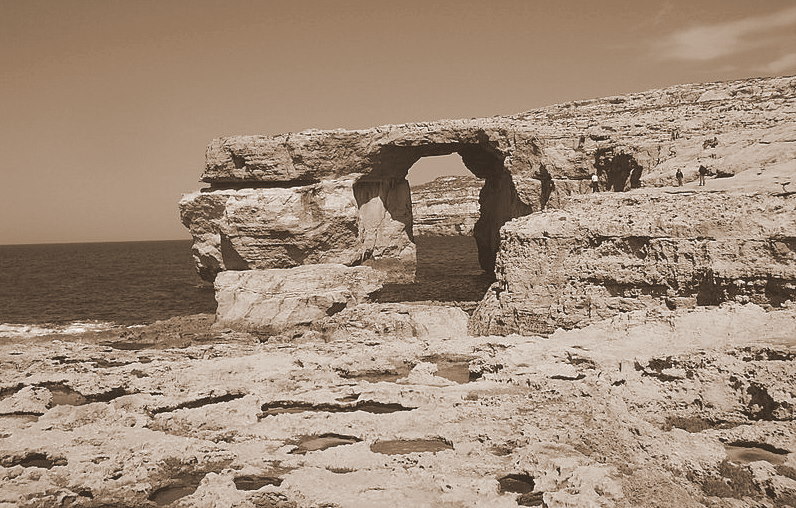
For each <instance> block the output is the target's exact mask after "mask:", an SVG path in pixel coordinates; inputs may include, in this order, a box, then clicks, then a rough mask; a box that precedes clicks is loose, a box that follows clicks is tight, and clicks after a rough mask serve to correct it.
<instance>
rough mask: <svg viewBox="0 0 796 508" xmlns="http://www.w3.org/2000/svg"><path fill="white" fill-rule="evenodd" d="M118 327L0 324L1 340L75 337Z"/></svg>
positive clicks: (85, 323)
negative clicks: (61, 336) (58, 336)
mask: <svg viewBox="0 0 796 508" xmlns="http://www.w3.org/2000/svg"><path fill="white" fill-rule="evenodd" d="M116 326H118V325H117V324H115V323H109V322H105V321H75V322H73V323H69V324H64V325H53V324H39V325H30V324H14V323H0V338H4V339H11V338H21V337H41V336H43V335H74V334H79V333H86V332H101V331H103V330H110V329H111V328H114V327H116Z"/></svg>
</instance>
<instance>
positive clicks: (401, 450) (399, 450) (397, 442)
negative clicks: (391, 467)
mask: <svg viewBox="0 0 796 508" xmlns="http://www.w3.org/2000/svg"><path fill="white" fill-rule="evenodd" d="M370 450H371V451H372V452H375V453H382V454H385V455H404V454H407V453H426V452H432V453H434V452H441V451H444V450H453V445H451V444H450V443H449V442H447V441H445V440H444V439H394V440H387V441H376V442H375V443H373V444H372V445H370Z"/></svg>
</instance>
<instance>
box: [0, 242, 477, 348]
mask: <svg viewBox="0 0 796 508" xmlns="http://www.w3.org/2000/svg"><path fill="white" fill-rule="evenodd" d="M416 242H417V256H418V268H417V282H416V283H414V284H389V285H387V286H385V288H384V289H383V290H382V291H381V292H380V293H379V294H378V295H376V297H377V301H382V302H398V301H425V300H440V301H459V300H473V301H474V300H478V299H480V298H481V296H482V295H483V294H484V292H485V291H486V289H487V287H488V286H489V283H490V281H491V277H490V276H489V275H487V274H485V273H484V272H483V271H482V270H481V268H480V267H479V266H478V259H477V253H476V247H475V241H474V239H473V238H471V237H419V238H417V239H416ZM215 308H216V303H215V300H214V297H213V288H212V285H211V284H209V283H207V282H204V281H202V280H201V279H200V278H199V276H198V275H197V273H196V271H195V269H194V266H193V261H192V258H191V242H190V241H189V240H175V241H152V242H113V243H69V244H38V245H0V337H15V336H30V335H50V334H58V333H75V332H80V331H83V330H102V329H107V328H110V327H114V326H120V325H123V326H136V325H142V324H147V323H152V322H154V321H157V320H163V319H168V318H171V317H174V316H180V315H188V314H197V313H213V312H215Z"/></svg>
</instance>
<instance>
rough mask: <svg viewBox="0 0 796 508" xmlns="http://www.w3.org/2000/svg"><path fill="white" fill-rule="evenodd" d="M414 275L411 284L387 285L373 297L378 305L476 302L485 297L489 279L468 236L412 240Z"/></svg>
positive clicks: (472, 241) (473, 241)
mask: <svg viewBox="0 0 796 508" xmlns="http://www.w3.org/2000/svg"><path fill="white" fill-rule="evenodd" d="M415 241H416V242H415V243H416V245H417V272H416V282H415V283H414V284H387V285H385V286H384V288H383V289H382V290H381V291H380V292H379V293H378V294H377V295H376V301H379V302H415V301H427V300H438V301H441V302H453V301H477V300H480V299H481V297H483V296H484V293H486V290H487V288H488V287H489V284H490V283H491V282H492V275H491V274H487V273H484V271H483V270H482V269H481V266H480V265H479V264H478V250H477V248H476V246H475V239H474V238H473V237H471V236H429V237H417V238H415Z"/></svg>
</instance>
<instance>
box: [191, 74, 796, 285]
mask: <svg viewBox="0 0 796 508" xmlns="http://www.w3.org/2000/svg"><path fill="white" fill-rule="evenodd" d="M794 118H796V79H795V78H793V77H782V78H759V79H747V80H740V81H732V82H724V83H707V84H692V85H678V86H674V87H670V88H666V89H661V90H651V91H647V92H641V93H634V94H629V95H624V96H617V97H608V98H603V99H591V100H583V101H575V102H571V103H567V104H559V105H555V106H549V107H546V108H541V109H537V110H533V111H529V112H527V113H522V114H518V115H513V116H503V117H493V118H482V119H471V120H455V121H450V120H445V121H438V122H424V123H415V124H405V125H387V126H382V127H375V128H372V129H364V130H354V131H347V130H339V129H338V130H330V131H320V130H308V131H304V132H299V133H288V134H280V135H276V136H236V137H230V138H221V139H217V140H214V141H213V142H212V143H211V144H210V145H209V146H208V149H207V164H206V168H205V172H204V174H203V177H202V178H203V180H204V181H205V182H208V183H209V184H210V188H209V189H208V191H207V192H203V193H197V194H191V195H189V196H186V197H185V198H184V199H183V201H182V202H181V212H182V217H183V222H184V223H185V224H186V226H188V227H189V229H191V232H192V234H193V236H194V240H195V243H194V254H195V257H196V260H197V264H198V266H199V269H200V272H201V273H202V274H203V276H204V277H205V278H208V279H212V278H213V277H214V274H215V273H217V272H218V271H220V270H224V269H228V268H232V269H238V267H240V266H248V267H256V268H284V267H287V266H297V265H300V264H306V263H318V262H342V263H345V264H349V265H353V264H369V265H373V266H377V265H378V266H381V267H383V269H384V271H385V273H389V274H390V276H391V277H394V278H397V279H407V278H408V279H411V278H412V276H413V271H414V246H413V242H412V240H413V237H412V234H413V233H412V222H413V220H412V212H411V206H410V203H409V189H408V184H407V183H406V180H405V176H406V174H407V171H408V170H409V168H410V167H411V166H412V164H414V163H415V162H416V161H417V160H418V159H419V158H421V157H425V156H432V155H444V154H450V153H453V152H458V153H459V154H460V155H461V156H462V160H463V162H464V164H465V165H466V166H467V167H468V168H469V169H470V170H471V171H472V172H473V174H474V175H475V176H477V177H479V178H481V179H483V180H484V185H483V189H482V191H481V196H480V200H479V202H480V218H479V220H478V222H477V223H476V225H475V227H474V235H475V237H476V239H477V241H478V245H479V251H480V254H479V255H480V258H481V263H482V266H483V267H484V268H485V269H487V270H491V269H492V268H493V265H494V260H495V256H496V254H497V250H498V243H499V230H500V227H501V226H502V225H503V224H505V222H506V221H508V220H511V219H512V218H515V217H519V216H523V215H527V214H529V213H531V212H533V211H537V210H540V209H542V208H544V207H545V206H548V207H551V206H552V207H559V206H562V205H563V203H564V201H565V198H566V196H568V195H571V194H575V193H582V192H585V191H586V190H588V182H587V178H588V177H589V175H590V174H591V173H592V172H596V173H597V174H598V175H599V177H600V180H601V186H602V188H603V189H610V190H627V189H629V188H631V187H637V186H642V185H644V186H658V185H667V184H672V183H673V182H674V173H675V170H676V169H677V168H681V169H682V170H683V172H684V173H685V179H686V181H690V180H693V179H695V174H696V168H697V167H698V166H699V164H701V163H704V164H706V165H708V166H709V167H710V168H711V170H712V171H713V172H714V173H716V174H718V175H720V176H730V175H734V174H737V173H739V172H742V171H743V170H746V169H753V170H755V171H763V170H767V169H770V168H776V167H777V166H778V165H780V164H781V163H783V161H788V160H792V159H794V158H796V143H794V140H796V122H794ZM345 188H348V190H345ZM240 189H247V190H240ZM330 192H331V193H332V194H333V195H334V198H333V199H335V200H336V201H337V202H338V204H339V205H340V208H338V209H336V210H335V211H334V212H333V214H332V215H333V217H326V216H325V217H324V219H323V222H328V223H329V224H330V227H332V228H333V229H334V230H335V234H333V235H331V239H329V240H324V239H323V237H324V235H323V234H322V231H321V230H320V229H318V228H312V227H310V228H306V227H305V225H304V224H300V225H299V223H301V222H302V221H301V220H297V221H296V227H295V228H293V227H291V226H289V225H282V226H280V227H276V228H271V227H270V226H269V223H271V222H272V219H271V217H272V216H273V209H272V207H271V203H278V202H280V200H282V199H287V198H285V196H284V195H285V194H290V193H292V194H296V196H294V197H293V198H290V199H291V200H295V202H296V203H305V202H306V203H307V206H308V207H309V208H311V209H313V210H315V209H320V210H322V211H321V214H324V213H327V212H326V211H324V210H325V209H324V206H323V205H322V204H319V200H320V201H323V200H325V199H327V198H326V197H325V196H326V195H327V194H328V193H330ZM239 193H245V194H246V196H247V198H246V199H248V200H249V201H250V202H251V206H250V207H248V208H247V212H246V213H247V214H248V216H250V217H251V220H247V221H246V223H245V225H244V224H240V223H238V222H237V220H236V219H235V218H234V217H235V216H236V215H237V214H238V213H239V212H238V211H237V210H235V209H234V207H235V206H237V205H238V204H239V203H240V202H241V200H242V199H243V198H242V197H241V195H240V194H239ZM352 195H353V196H352ZM255 196H256V197H255ZM290 206H298V205H290ZM228 207H231V208H228ZM310 215H312V217H314V218H318V217H319V216H318V215H317V214H316V213H315V212H312V214H310ZM290 216H291V217H293V215H292V214H291V215H290ZM327 219H329V220H328V221H327ZM313 220H315V219H311V222H312V221H313ZM283 222H284V221H283ZM354 225H356V227H355V226H354ZM294 229H295V231H297V233H296V234H297V235H298V237H299V240H298V241H297V242H295V241H294V238H293V235H294ZM421 230H422V228H421ZM345 231H350V232H349V233H343V232H345ZM338 232H339V233H338ZM313 235H317V236H318V238H315V239H312V237H313ZM324 242H325V245H326V249H325V250H328V251H331V252H334V253H335V254H334V255H327V254H325V253H323V254H318V253H316V254H309V251H308V250H307V249H304V248H299V249H298V251H297V252H294V253H293V254H286V255H282V254H280V255H278V256H273V257H272V256H270V255H267V256H258V255H256V252H258V251H259V246H260V245H269V246H273V245H276V246H279V245H282V247H281V248H282V249H283V250H286V249H290V248H291V246H292V245H294V244H296V243H298V244H302V245H309V244H319V243H324ZM310 250H312V251H317V249H316V248H314V247H313V248H312V249H310ZM341 251H346V254H345V255H344V256H341V255H338V254H339V253H340V252H341ZM305 253H306V255H305Z"/></svg>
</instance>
